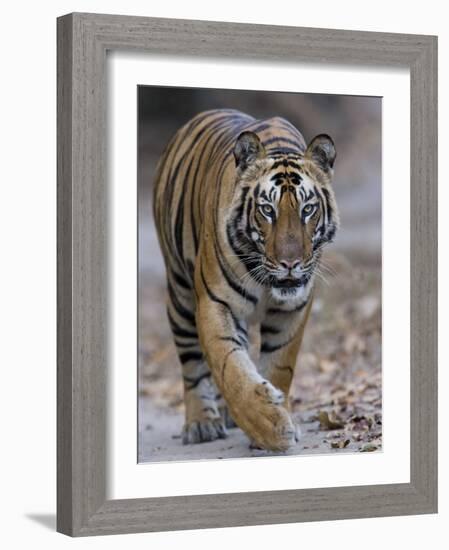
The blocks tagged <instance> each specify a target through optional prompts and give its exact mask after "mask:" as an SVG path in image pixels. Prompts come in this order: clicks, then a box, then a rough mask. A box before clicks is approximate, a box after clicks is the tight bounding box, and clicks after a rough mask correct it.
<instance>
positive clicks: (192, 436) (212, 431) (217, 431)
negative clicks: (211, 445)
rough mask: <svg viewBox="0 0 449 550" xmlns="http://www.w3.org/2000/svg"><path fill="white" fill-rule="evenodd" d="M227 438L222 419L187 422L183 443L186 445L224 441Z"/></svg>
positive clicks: (183, 433) (183, 431) (184, 428)
mask: <svg viewBox="0 0 449 550" xmlns="http://www.w3.org/2000/svg"><path fill="white" fill-rule="evenodd" d="M226 436H227V434H226V428H225V426H224V424H223V421H222V419H221V418H214V419H204V420H197V421H194V422H189V423H187V422H186V424H184V427H183V429H182V442H183V444H184V445H188V444H190V443H203V442H205V441H214V440H215V439H224V438H225V437H226Z"/></svg>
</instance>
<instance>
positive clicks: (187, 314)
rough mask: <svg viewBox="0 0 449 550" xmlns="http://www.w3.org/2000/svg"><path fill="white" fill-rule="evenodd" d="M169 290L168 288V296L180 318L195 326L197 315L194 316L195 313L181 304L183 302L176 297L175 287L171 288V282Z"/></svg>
mask: <svg viewBox="0 0 449 550" xmlns="http://www.w3.org/2000/svg"><path fill="white" fill-rule="evenodd" d="M167 288H168V295H169V297H170V302H171V304H172V306H173V307H174V308H175V310H176V312H177V313H178V315H179V316H180V317H182V318H183V319H185V320H186V321H189V322H190V323H191V324H193V325H194V324H195V315H194V313H193V312H192V311H190V310H189V309H187V308H186V307H184V306H183V305H182V304H181V302H180V301H179V300H178V298H177V296H176V293H175V291H174V289H173V287H172V286H171V284H170V282H168V284H167Z"/></svg>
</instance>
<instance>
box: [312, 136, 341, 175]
mask: <svg viewBox="0 0 449 550" xmlns="http://www.w3.org/2000/svg"><path fill="white" fill-rule="evenodd" d="M336 156H337V152H336V151H335V145H334V142H333V141H332V138H330V137H329V136H328V135H327V134H320V135H319V136H316V137H314V138H313V139H312V141H311V142H310V144H309V146H308V147H307V151H306V153H305V157H306V158H308V159H310V160H312V161H313V162H314V163H315V164H317V165H318V167H319V168H321V170H323V172H325V173H326V174H329V175H331V174H332V169H333V167H334V162H335V157H336Z"/></svg>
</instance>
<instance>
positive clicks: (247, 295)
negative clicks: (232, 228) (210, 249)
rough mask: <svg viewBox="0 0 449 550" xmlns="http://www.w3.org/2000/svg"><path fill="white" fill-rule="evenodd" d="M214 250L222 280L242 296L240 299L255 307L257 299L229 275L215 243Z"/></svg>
mask: <svg viewBox="0 0 449 550" xmlns="http://www.w3.org/2000/svg"><path fill="white" fill-rule="evenodd" d="M214 248H215V254H216V256H217V259H218V265H219V266H220V270H221V272H222V274H223V275H224V278H225V279H226V281H227V283H228V285H229V286H230V287H231V288H232V290H234V291H235V292H237V294H239V295H240V296H242V298H245V299H246V300H249V301H250V302H251V303H252V304H254V305H256V304H257V302H258V299H257V298H256V297H255V296H253V295H252V294H250V293H249V292H248V291H247V290H245V289H244V288H243V287H242V286H241V285H239V284H238V283H237V282H236V281H235V280H234V279H233V278H232V277H231V275H230V274H229V272H228V270H227V268H226V266H225V265H224V264H223V261H222V258H221V253H220V250H218V244H217V242H215V243H214Z"/></svg>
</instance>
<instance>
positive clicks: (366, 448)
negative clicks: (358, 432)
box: [360, 443, 378, 453]
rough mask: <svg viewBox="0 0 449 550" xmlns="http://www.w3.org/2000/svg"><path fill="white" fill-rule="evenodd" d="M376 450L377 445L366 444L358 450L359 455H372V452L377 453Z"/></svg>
mask: <svg viewBox="0 0 449 550" xmlns="http://www.w3.org/2000/svg"><path fill="white" fill-rule="evenodd" d="M377 449H378V446H377V445H373V444H372V443H367V444H366V445H364V446H363V447H362V448H361V449H360V452H361V453H372V452H373V451H377Z"/></svg>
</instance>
